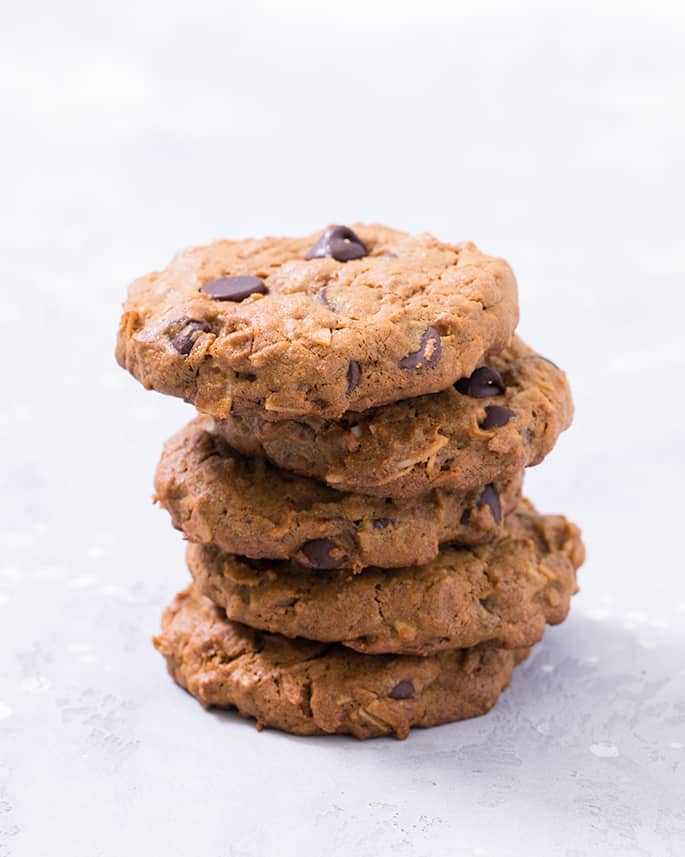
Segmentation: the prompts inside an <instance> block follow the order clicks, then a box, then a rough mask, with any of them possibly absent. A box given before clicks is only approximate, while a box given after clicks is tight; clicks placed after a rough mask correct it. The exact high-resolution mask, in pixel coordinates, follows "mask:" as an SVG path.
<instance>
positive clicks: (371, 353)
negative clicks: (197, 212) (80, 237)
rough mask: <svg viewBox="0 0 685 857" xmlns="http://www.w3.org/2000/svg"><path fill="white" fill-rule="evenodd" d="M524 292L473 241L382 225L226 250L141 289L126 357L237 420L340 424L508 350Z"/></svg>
mask: <svg viewBox="0 0 685 857" xmlns="http://www.w3.org/2000/svg"><path fill="white" fill-rule="evenodd" d="M517 321H518V303H517V294H516V281H515V279H514V276H513V274H512V272H511V270H510V268H509V266H508V265H507V264H506V263H505V262H504V261H502V260H501V259H494V258H491V257H489V256H486V255H484V254H483V253H481V252H480V251H479V250H478V249H477V248H476V247H475V246H474V245H473V244H470V243H468V242H467V243H463V244H444V243H441V242H439V241H438V240H437V239H435V238H433V237H432V236H430V235H427V234H422V235H416V236H412V235H407V234H405V233H403V232H397V231H395V230H393V229H387V228H385V227H383V226H364V225H355V226H354V231H352V230H349V229H347V228H346V227H331V228H329V229H328V230H326V232H325V233H324V234H323V235H319V234H317V235H310V236H308V237H306V238H264V239H261V240H246V241H216V242H214V243H213V244H210V245H208V246H206V247H194V248H192V249H190V250H187V251H186V252H184V253H181V254H179V255H178V256H176V258H175V259H173V260H172V262H171V263H170V265H169V266H168V267H167V268H166V269H165V270H164V271H161V272H158V273H153V274H149V275H147V276H145V277H142V278H141V279H139V280H137V281H136V282H134V283H133V284H132V285H131V286H130V287H129V291H128V299H127V301H126V303H125V305H124V312H123V316H122V318H121V322H120V327H119V335H118V342H117V351H116V354H117V360H118V361H119V363H120V364H121V365H122V366H123V367H125V368H126V369H128V370H129V372H131V373H132V374H133V375H134V376H135V377H136V378H137V379H138V380H139V381H140V382H141V383H142V384H143V385H144V386H145V387H147V388H153V389H155V390H158V391H159V392H162V393H168V394H171V395H173V396H180V397H182V398H184V399H185V400H186V401H191V402H194V403H195V404H196V406H197V408H198V410H200V411H202V412H204V413H208V414H212V415H214V416H216V417H221V418H223V417H227V416H228V415H229V413H230V412H231V409H232V408H233V407H238V408H240V409H244V408H251V409H258V410H265V411H267V412H269V413H271V414H273V415H275V416H277V417H288V416H294V415H302V414H316V415H319V416H322V417H331V418H335V417H339V416H341V415H342V414H343V413H345V412H346V411H348V410H356V411H362V410H365V409H367V408H370V407H372V406H374V405H381V404H384V403H386V402H391V401H395V400H397V399H403V398H408V397H410V396H418V395H421V394H424V393H432V392H436V391H438V390H442V389H443V388H445V387H447V386H449V385H450V384H452V383H453V382H454V381H456V380H457V379H458V378H461V377H463V376H465V375H469V374H470V373H471V372H472V371H473V370H474V369H475V368H476V366H477V365H478V363H479V361H480V360H482V358H483V355H484V354H487V353H488V352H489V351H491V350H495V349H499V348H503V347H504V346H506V345H507V344H508V343H509V340H510V338H511V335H512V333H513V331H514V328H515V327H516V323H517Z"/></svg>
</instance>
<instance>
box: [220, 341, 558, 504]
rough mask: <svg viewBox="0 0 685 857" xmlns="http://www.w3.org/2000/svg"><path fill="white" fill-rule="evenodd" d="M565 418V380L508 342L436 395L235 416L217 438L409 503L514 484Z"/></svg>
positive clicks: (344, 487) (333, 482) (341, 485)
mask: <svg viewBox="0 0 685 857" xmlns="http://www.w3.org/2000/svg"><path fill="white" fill-rule="evenodd" d="M486 370H489V371H486ZM572 416H573V403H572V400H571V392H570V390H569V387H568V383H567V381H566V376H565V375H564V373H563V372H562V371H561V369H559V368H557V367H556V366H555V365H554V364H553V363H551V362H550V361H549V360H546V359H545V358H544V357H540V356H539V355H537V354H536V353H535V352H534V351H532V350H531V349H530V348H529V347H528V346H527V345H525V344H524V343H523V342H522V341H521V340H520V339H518V338H515V339H514V341H513V344H512V345H511V347H510V348H507V349H506V350H504V351H502V352H500V353H499V354H496V355H491V356H490V357H489V358H488V361H487V367H485V366H484V367H480V368H478V369H477V370H476V371H475V372H474V373H473V375H472V376H471V377H470V378H467V379H462V380H460V381H458V382H457V384H456V385H455V386H452V387H450V388H449V389H447V390H443V391H442V392H440V393H433V394H432V395H427V396H420V397H417V398H415V399H406V400H405V401H402V402H396V403H394V404H390V405H384V406H383V407H380V408H375V409H373V410H371V411H367V412H366V413H363V414H357V413H349V414H346V415H345V416H344V417H343V418H341V419H339V420H323V419H320V418H317V417H310V418H302V419H299V420H294V419H289V420H282V421H278V422H276V421H273V420H270V419H268V414H266V413H259V412H257V411H245V412H240V411H238V410H236V411H234V412H233V413H232V414H231V415H230V417H228V419H226V420H217V423H216V431H217V432H218V433H219V434H221V435H222V437H224V438H226V440H227V441H228V442H229V443H230V444H231V446H233V447H235V448H236V449H238V450H240V451H241V452H243V453H245V454H246V455H265V456H266V457H268V458H269V459H270V460H271V461H273V462H274V463H275V464H277V465H278V466H279V467H283V468H284V469H287V470H291V471H293V472H295V473H301V474H302V475H304V476H312V477H315V478H317V479H322V480H324V481H325V482H326V483H327V484H328V485H330V486H332V487H333V488H337V489H338V490H340V491H355V492H357V493H361V494H368V495H373V496H379V497H395V498H406V497H416V496H418V495H420V494H422V493H424V492H426V491H429V490H430V489H431V488H449V489H450V490H453V491H469V490H471V489H473V488H477V487H478V486H479V485H485V484H487V483H488V482H495V481H497V480H502V479H508V478H511V477H512V476H514V475H515V474H516V473H518V472H519V471H520V470H521V469H522V468H524V467H528V466H531V465H534V464H538V463H539V462H541V461H542V459H543V458H544V457H545V455H547V453H548V452H550V450H551V449H552V447H553V446H554V444H555V442H556V440H557V438H558V436H559V434H560V432H562V431H563V430H564V429H566V428H568V426H569V425H570V424H571V418H572Z"/></svg>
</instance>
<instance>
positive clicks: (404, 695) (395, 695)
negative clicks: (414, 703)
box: [388, 679, 416, 699]
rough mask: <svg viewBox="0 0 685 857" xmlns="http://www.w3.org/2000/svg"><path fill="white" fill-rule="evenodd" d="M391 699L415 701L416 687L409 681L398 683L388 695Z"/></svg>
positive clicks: (403, 680) (404, 680)
mask: <svg viewBox="0 0 685 857" xmlns="http://www.w3.org/2000/svg"><path fill="white" fill-rule="evenodd" d="M388 696H389V697H390V699H413V698H414V697H415V696H416V691H415V690H414V685H413V684H412V683H411V682H410V681H409V680H408V679H402V681H399V682H397V684H396V685H395V687H393V689H392V690H391V691H390V693H389V694H388Z"/></svg>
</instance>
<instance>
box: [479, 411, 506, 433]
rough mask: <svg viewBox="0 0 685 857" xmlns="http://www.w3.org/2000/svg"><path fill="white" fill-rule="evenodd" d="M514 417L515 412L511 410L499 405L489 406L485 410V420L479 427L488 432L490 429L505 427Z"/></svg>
mask: <svg viewBox="0 0 685 857" xmlns="http://www.w3.org/2000/svg"><path fill="white" fill-rule="evenodd" d="M513 416H514V412H513V411H510V410H509V408H502V407H500V406H499V405H488V406H487V408H486V409H485V419H484V420H483V422H482V423H479V426H480V427H481V428H482V429H485V430H486V431H487V430H488V429H496V428H501V427H502V426H505V425H506V424H507V423H508V422H509V420H510V419H511V418H512V417H513Z"/></svg>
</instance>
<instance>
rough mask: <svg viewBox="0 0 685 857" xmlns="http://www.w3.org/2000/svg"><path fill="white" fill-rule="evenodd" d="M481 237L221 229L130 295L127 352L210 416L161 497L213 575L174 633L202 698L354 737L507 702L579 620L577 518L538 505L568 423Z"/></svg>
mask: <svg viewBox="0 0 685 857" xmlns="http://www.w3.org/2000/svg"><path fill="white" fill-rule="evenodd" d="M517 321H518V303H517V294H516V282H515V279H514V276H513V274H512V272H511V270H510V269H509V267H508V265H507V264H506V263H505V262H504V261H502V260H501V259H494V258H491V257H489V256H486V255H484V254H483V253H481V252H480V251H479V250H478V249H477V248H476V247H475V246H474V245H473V244H470V243H463V244H456V245H453V244H443V243H440V242H439V241H437V240H436V239H435V238H433V237H432V236H430V235H425V234H424V235H418V236H410V235H407V234H405V233H402V232H397V231H395V230H392V229H387V228H384V227H381V226H363V225H359V226H356V225H355V226H354V227H353V229H350V228H347V227H342V226H333V227H329V228H328V229H327V230H326V231H325V232H324V233H323V234H321V235H314V236H310V237H307V238H301V239H290V238H266V239H263V240H248V241H217V242H215V243H214V244H211V245H209V246H207V247H199V248H193V249H191V250H188V251H186V252H184V253H181V254H180V255H178V256H177V257H176V258H175V259H174V260H173V261H172V262H171V264H170V265H169V267H168V268H166V269H165V270H164V271H162V272H161V273H154V274H150V275H148V276H146V277H143V278H142V279H140V280H138V281H136V282H135V283H133V284H132V286H131V287H130V289H129V295H128V300H127V302H126V305H125V308H124V314H123V317H122V320H121V325H120V330H119V339H118V346H117V358H118V360H119V363H120V364H121V365H122V366H124V367H125V368H127V369H128V370H129V371H130V372H131V373H132V374H133V375H134V376H135V377H136V378H137V379H138V380H139V381H141V383H143V384H144V385H145V386H146V387H148V388H153V389H155V390H158V391H160V392H162V393H167V394H171V395H174V396H180V397H182V398H184V399H185V400H186V401H188V402H191V403H193V404H194V405H195V407H196V408H197V410H198V411H199V412H200V415H199V416H197V417H196V418H195V419H193V420H192V421H191V422H190V423H189V424H188V425H187V426H186V427H185V428H183V429H182V430H181V431H180V432H179V433H178V434H176V435H175V436H174V437H172V438H171V440H169V441H168V443H167V444H166V446H165V448H164V452H163V454H162V458H161V461H160V463H159V466H158V469H157V474H156V485H155V488H156V498H157V500H158V501H159V503H160V504H161V505H162V506H163V507H164V508H165V509H166V510H167V511H168V512H169V514H170V516H171V519H172V522H173V525H174V526H175V527H176V528H177V529H179V530H180V531H181V532H182V533H183V534H184V536H185V538H186V539H187V541H188V547H187V563H188V568H189V570H190V573H191V575H192V579H193V582H192V584H191V585H190V586H189V587H188V588H187V589H186V590H184V591H183V592H181V593H180V594H179V595H177V596H176V598H175V599H174V601H173V602H172V604H171V606H169V607H168V608H167V609H166V610H165V612H164V615H163V618H162V633H161V634H160V635H159V636H158V637H157V638H156V639H155V645H156V647H157V649H158V650H159V651H160V652H161V654H162V655H163V656H164V657H165V658H166V661H167V665H168V669H169V672H170V673H171V675H172V676H173V677H174V678H175V680H176V681H177V682H178V683H179V684H180V685H182V686H183V687H185V688H186V689H187V690H188V691H189V692H190V693H191V694H193V695H194V696H195V697H197V698H198V699H199V700H200V701H201V702H202V703H203V705H206V706H219V707H226V708H232V707H235V708H237V709H238V711H240V712H241V713H242V714H244V715H246V716H250V717H253V718H255V719H256V721H257V724H258V726H259V727H261V726H264V725H268V726H274V727H277V728H280V729H284V730H286V731H288V732H293V733H295V734H298V735H314V734H327V733H351V734H353V735H356V736H357V737H359V738H367V737H372V736H377V735H385V734H389V733H394V734H395V735H397V736H398V737H405V736H406V735H407V734H408V732H409V729H410V727H411V726H412V725H414V726H431V725H435V724H439V723H445V722H448V721H453V720H459V719H462V718H466V717H473V716H475V715H478V714H482V713H484V712H486V711H487V710H488V709H490V708H491V707H492V705H494V703H495V702H496V700H497V698H498V696H499V694H500V693H501V692H502V690H503V689H504V688H505V687H506V686H507V685H508V684H509V681H510V679H511V675H512V671H513V669H514V667H515V666H516V665H517V664H518V663H520V662H521V661H522V660H523V659H524V658H526V656H527V655H528V653H529V651H530V648H531V646H533V645H534V644H535V643H536V642H537V641H538V640H539V639H540V638H541V636H542V634H543V632H544V629H545V626H546V625H547V624H556V623H559V622H561V621H563V619H564V618H565V617H566V615H567V612H568V609H569V601H570V598H571V596H572V595H573V593H574V592H575V591H576V571H577V569H578V567H579V566H580V564H581V563H582V560H583V546H582V543H581V541H580V536H579V532H578V530H577V528H576V527H575V526H574V525H573V524H571V523H569V522H568V521H567V520H566V519H565V518H563V517H561V516H558V515H554V516H550V515H542V514H539V513H538V512H537V511H536V510H535V508H534V507H533V506H532V505H531V503H530V502H529V501H527V500H525V499H523V497H522V494H521V490H522V481H523V471H524V469H525V468H526V467H527V466H530V465H533V464H537V463H539V462H540V461H542V459H543V458H544V457H545V455H546V454H547V453H548V452H549V451H550V450H551V449H552V447H553V446H554V443H555V441H556V439H557V437H558V435H559V433H560V432H561V431H563V430H564V429H565V428H567V427H568V425H569V424H570V422H571V417H572V402H571V396H570V392H569V389H568V385H567V382H566V378H565V376H564V373H563V372H562V371H561V370H560V369H559V368H557V366H555V364H554V363H551V362H550V361H549V360H547V359H545V358H544V357H541V356H540V355H538V354H536V353H535V351H533V350H532V349H531V348H529V347H528V346H527V345H526V344H525V343H524V342H522V341H521V340H520V339H519V338H518V337H517V336H516V335H515V333H514V331H515V327H516V324H517Z"/></svg>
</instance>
